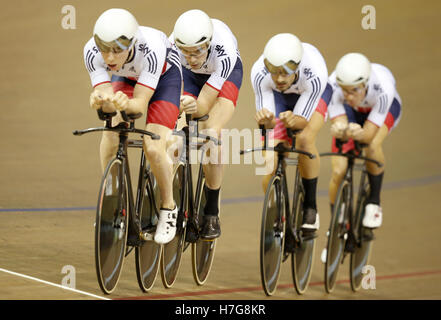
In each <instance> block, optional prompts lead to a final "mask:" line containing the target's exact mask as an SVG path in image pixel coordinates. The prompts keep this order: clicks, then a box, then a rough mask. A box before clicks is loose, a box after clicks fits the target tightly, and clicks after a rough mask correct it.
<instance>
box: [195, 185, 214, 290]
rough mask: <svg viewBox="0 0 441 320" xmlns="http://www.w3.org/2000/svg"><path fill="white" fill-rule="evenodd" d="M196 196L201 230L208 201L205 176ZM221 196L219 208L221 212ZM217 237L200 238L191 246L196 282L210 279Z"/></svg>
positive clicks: (199, 283) (200, 282)
mask: <svg viewBox="0 0 441 320" xmlns="http://www.w3.org/2000/svg"><path fill="white" fill-rule="evenodd" d="M197 192H198V194H197V197H196V201H197V202H196V208H197V210H198V213H199V214H198V217H199V218H198V219H199V220H198V222H199V230H201V228H202V223H203V221H204V215H205V212H204V208H205V204H206V203H207V188H206V185H205V178H204V179H202V183H201V185H200V186H199V188H197ZM220 198H221V197H220V196H219V203H218V208H219V212H220ZM216 241H217V240H216V239H214V240H204V239H201V238H199V239H198V241H197V242H195V243H193V244H192V247H191V260H192V269H193V278H194V281H195V282H196V284H198V285H200V286H202V285H203V284H204V283H205V282H206V281H207V279H208V275H209V274H210V271H211V266H212V265H213V259H214V252H215V250H216Z"/></svg>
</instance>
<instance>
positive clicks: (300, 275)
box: [291, 182, 316, 294]
mask: <svg viewBox="0 0 441 320" xmlns="http://www.w3.org/2000/svg"><path fill="white" fill-rule="evenodd" d="M298 183H299V182H298ZM304 196H305V194H304V192H303V189H302V188H301V186H298V192H297V196H296V199H295V202H294V210H293V214H294V227H295V231H296V235H297V240H298V241H299V242H298V243H297V244H296V246H295V248H294V252H293V254H292V255H291V270H292V278H293V282H294V287H295V289H296V291H297V293H298V294H303V293H305V291H306V289H307V288H308V285H309V282H310V280H311V275H312V267H313V265H314V263H313V262H314V249H315V239H316V238H315V237H303V236H302V233H301V228H302V221H303V201H304Z"/></svg>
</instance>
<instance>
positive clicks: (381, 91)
mask: <svg viewBox="0 0 441 320" xmlns="http://www.w3.org/2000/svg"><path fill="white" fill-rule="evenodd" d="M374 90H375V91H378V92H379V93H383V88H381V86H380V85H379V84H378V83H376V84H374Z"/></svg>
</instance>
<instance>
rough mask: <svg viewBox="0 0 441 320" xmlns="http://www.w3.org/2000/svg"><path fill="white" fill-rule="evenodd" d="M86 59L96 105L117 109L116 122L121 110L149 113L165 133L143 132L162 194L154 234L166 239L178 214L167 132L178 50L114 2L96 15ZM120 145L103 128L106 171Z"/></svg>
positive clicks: (153, 125)
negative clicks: (114, 4) (115, 6)
mask: <svg viewBox="0 0 441 320" xmlns="http://www.w3.org/2000/svg"><path fill="white" fill-rule="evenodd" d="M84 62H85V65H86V68H87V71H88V72H89V75H90V79H91V82H92V86H93V91H92V93H91V95H90V106H91V107H92V108H93V109H102V110H103V111H104V112H114V111H117V115H116V116H115V117H113V119H112V125H116V124H118V123H120V122H122V121H123V119H122V117H121V114H120V111H126V112H127V113H128V114H136V113H143V114H145V113H147V120H146V127H145V129H146V130H148V131H151V132H153V133H156V134H158V135H160V137H161V139H160V140H152V139H151V138H150V137H144V150H145V154H146V157H147V159H148V161H149V162H150V166H151V169H152V172H153V174H154V176H155V178H156V180H157V182H158V186H159V190H160V195H161V209H160V214H159V221H158V225H157V229H156V233H155V236H154V240H155V241H156V242H157V243H161V244H162V243H167V242H169V241H171V240H172V239H173V237H174V235H175V233H176V216H177V207H176V204H175V203H174V200H173V188H172V180H173V177H172V175H173V173H172V168H173V164H172V162H171V159H170V158H169V156H168V155H167V153H166V141H167V137H168V136H169V135H170V134H171V132H172V129H173V128H174V126H175V123H176V120H177V118H178V115H179V98H180V92H181V83H182V74H181V66H180V63H179V59H178V55H177V52H176V51H175V49H174V46H173V45H172V44H171V43H170V42H169V40H168V38H167V36H166V35H165V34H164V33H163V32H161V31H159V30H155V29H153V28H149V27H143V26H139V25H138V22H137V21H136V19H135V17H134V16H133V15H132V14H131V13H130V12H128V11H127V10H124V9H115V8H113V9H109V10H107V11H105V12H104V13H102V14H101V16H100V17H99V18H98V20H97V21H96V24H95V27H94V30H93V37H92V38H91V39H90V40H89V41H88V42H87V43H86V45H85V47H84ZM108 72H109V73H110V74H111V77H110V76H109V74H108ZM117 147H118V135H117V134H116V133H113V132H104V133H103V136H102V139H101V145H100V157H101V167H102V169H103V171H104V169H105V167H106V165H107V163H108V162H109V160H110V159H111V158H112V157H113V156H114V155H115V152H116V150H117ZM135 223H137V226H136V227H135V228H137V229H138V230H137V231H136V232H137V233H139V239H136V240H137V241H140V240H141V241H142V240H146V236H147V235H143V234H142V232H140V227H139V222H136V221H135ZM135 242H136V241H135Z"/></svg>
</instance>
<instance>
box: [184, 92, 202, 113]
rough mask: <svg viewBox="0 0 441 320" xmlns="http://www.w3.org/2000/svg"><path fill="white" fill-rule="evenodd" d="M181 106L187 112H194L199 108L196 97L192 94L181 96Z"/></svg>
mask: <svg viewBox="0 0 441 320" xmlns="http://www.w3.org/2000/svg"><path fill="white" fill-rule="evenodd" d="M181 106H182V110H183V111H185V113H186V114H193V113H195V112H196V111H197V110H198V106H197V103H196V99H195V98H193V97H192V96H187V95H183V96H181Z"/></svg>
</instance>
